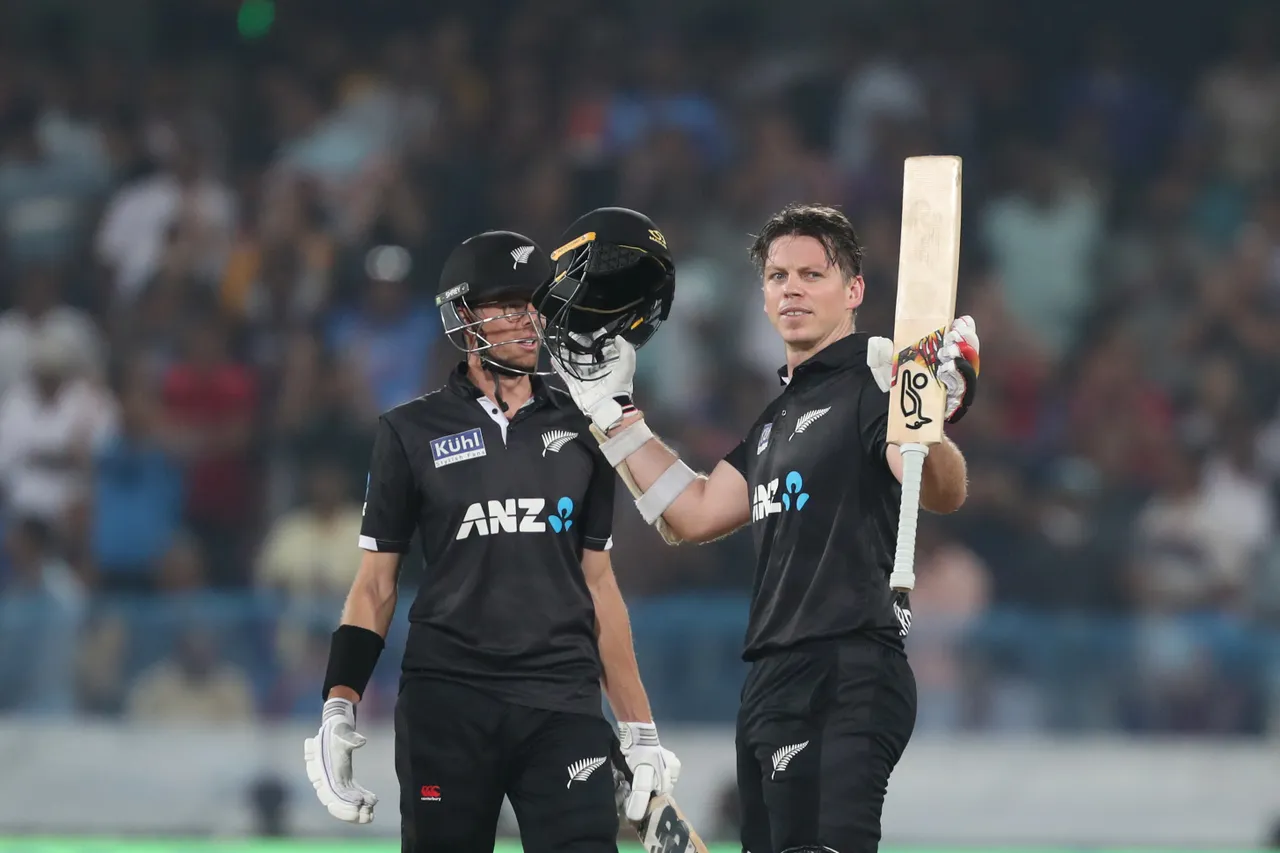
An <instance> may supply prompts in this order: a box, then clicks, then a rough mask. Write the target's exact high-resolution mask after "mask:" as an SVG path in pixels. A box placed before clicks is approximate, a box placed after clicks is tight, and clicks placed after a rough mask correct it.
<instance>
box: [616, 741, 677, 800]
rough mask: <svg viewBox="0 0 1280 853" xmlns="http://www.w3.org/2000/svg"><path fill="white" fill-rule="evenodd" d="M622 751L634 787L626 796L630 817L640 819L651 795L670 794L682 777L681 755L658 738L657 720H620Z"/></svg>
mask: <svg viewBox="0 0 1280 853" xmlns="http://www.w3.org/2000/svg"><path fill="white" fill-rule="evenodd" d="M618 736H619V739H620V740H621V742H622V743H621V746H622V755H623V757H625V758H626V759H627V766H628V767H630V768H631V791H630V793H629V794H628V795H627V798H626V812H625V814H626V816H627V820H630V821H638V820H640V819H642V818H643V817H644V815H645V810H646V809H648V807H649V799H650V798H651V797H653V796H655V795H658V794H669V793H671V790H672V789H673V788H675V786H676V782H678V781H679V780H680V759H678V758H676V754H675V753H674V752H672V751H671V750H669V749H664V748H663V746H662V744H661V743H659V742H658V727H657V726H655V725H654V724H653V723H618Z"/></svg>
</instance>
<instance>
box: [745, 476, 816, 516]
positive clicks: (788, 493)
mask: <svg viewBox="0 0 1280 853" xmlns="http://www.w3.org/2000/svg"><path fill="white" fill-rule="evenodd" d="M780 485H781V486H782V487H783V491H782V493H781V494H779V493H778V487H779V486H780ZM808 502H809V494H808V492H806V491H805V490H804V477H802V476H800V472H799V471H791V472H789V473H788V474H787V476H786V478H785V479H782V478H778V477H774V478H773V479H772V480H770V481H769V482H767V483H761V484H760V485H758V486H756V488H755V491H754V493H752V495H751V520H752V521H764V520H765V519H766V518H768V517H769V516H771V515H777V514H778V513H780V512H791V511H793V510H794V511H796V512H799V511H800V510H802V509H804V507H805V504H807V503H808Z"/></svg>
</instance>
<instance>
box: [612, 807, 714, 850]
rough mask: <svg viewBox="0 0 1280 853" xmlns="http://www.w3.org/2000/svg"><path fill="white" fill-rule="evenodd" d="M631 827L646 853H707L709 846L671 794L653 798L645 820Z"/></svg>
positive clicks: (642, 819) (634, 823) (633, 823)
mask: <svg viewBox="0 0 1280 853" xmlns="http://www.w3.org/2000/svg"><path fill="white" fill-rule="evenodd" d="M631 825H632V827H633V828H634V829H635V831H636V835H638V836H639V837H640V844H641V846H643V847H644V849H645V851H646V853H707V845H705V844H703V843H702V839H701V838H699V837H698V833H696V832H694V830H693V827H692V826H690V825H689V821H688V819H687V818H685V816H684V812H682V811H680V807H679V806H678V805H676V801H675V800H674V799H673V798H672V797H671V795H670V794H657V795H655V796H653V797H651V798H650V799H649V810H648V811H647V812H646V813H645V816H644V817H643V818H641V819H640V820H639V821H638V822H632V824H631Z"/></svg>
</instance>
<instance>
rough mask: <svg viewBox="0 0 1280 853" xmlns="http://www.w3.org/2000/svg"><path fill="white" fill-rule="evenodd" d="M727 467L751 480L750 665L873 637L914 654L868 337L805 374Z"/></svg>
mask: <svg viewBox="0 0 1280 853" xmlns="http://www.w3.org/2000/svg"><path fill="white" fill-rule="evenodd" d="M779 376H780V378H782V380H783V382H784V383H785V385H786V387H785V388H784V389H783V391H782V393H781V394H780V395H779V396H778V397H777V398H776V399H774V401H773V402H772V403H770V404H769V406H768V407H767V408H766V409H765V411H764V413H763V414H761V416H760V418H759V419H758V420H757V421H756V423H755V424H754V425H753V426H752V428H751V430H750V432H749V433H748V434H747V437H746V438H745V439H744V440H743V441H742V442H741V443H740V444H739V445H738V446H737V447H735V448H734V449H733V450H732V451H730V452H729V454H728V455H727V456H726V457H725V460H726V461H727V462H729V463H730V464H731V465H733V467H734V468H736V469H737V470H738V471H739V472H740V473H741V474H742V476H743V477H744V478H745V479H746V481H747V485H748V490H749V496H750V500H751V533H752V537H753V539H754V542H755V549H756V572H755V581H754V589H753V592H752V600H751V614H750V621H749V624H748V628H747V638H746V646H745V651H744V654H743V656H744V658H745V659H746V660H755V659H756V658H758V657H760V656H761V655H764V654H768V653H770V652H773V651H780V650H783V649H788V648H792V647H795V646H798V645H800V644H802V643H805V642H808V641H812V640H820V639H827V638H833V637H840V636H844V635H849V634H855V633H857V634H863V635H867V636H869V637H871V638H873V639H875V640H878V641H880V642H883V643H885V644H887V645H890V646H893V647H895V648H902V640H901V638H900V637H899V634H898V629H899V626H898V621H897V619H896V617H895V616H894V612H893V596H892V593H891V591H890V589H889V574H890V573H891V572H892V569H893V553H894V549H895V546H896V543H897V521H898V509H899V503H900V500H901V494H902V487H901V486H900V485H899V483H898V480H897V478H896V477H894V476H893V472H892V471H891V470H890V469H889V464H888V461H887V460H886V458H885V448H886V442H885V435H886V429H887V426H888V417H889V414H888V413H889V400H888V397H889V395H888V394H886V393H884V392H883V391H881V390H880V388H879V386H878V385H876V383H875V380H874V379H873V378H872V376H871V371H870V368H869V367H868V366H867V336H866V335H864V334H853V335H850V336H848V337H846V338H842V339H840V340H839V341H836V342H834V343H832V344H830V345H829V346H827V347H826V348H825V349H823V350H822V351H820V352H818V353H817V354H816V355H814V356H812V357H811V358H809V359H808V360H806V361H805V362H803V363H802V364H800V365H798V366H797V367H796V369H795V370H794V373H793V375H792V376H790V377H788V376H787V375H786V372H785V368H784V369H783V370H781V371H779Z"/></svg>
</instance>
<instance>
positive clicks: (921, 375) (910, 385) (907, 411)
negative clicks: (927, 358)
mask: <svg viewBox="0 0 1280 853" xmlns="http://www.w3.org/2000/svg"><path fill="white" fill-rule="evenodd" d="M902 379H903V382H902V395H901V396H900V397H899V398H898V399H899V401H900V403H901V405H902V416H903V417H904V418H906V419H907V423H906V427H907V429H920V428H921V427H922V426H924V425H925V424H929V423H933V418H930V417H928V416H926V415H924V414H922V413H921V409H922V408H923V407H924V402H923V401H922V400H921V399H920V392H921V391H923V390H924V389H925V388H927V387H928V385H929V377H928V376H927V375H926V374H925V372H924V371H922V370H917V371H911V370H904V371H903V372H902ZM912 418H914V419H915V420H912Z"/></svg>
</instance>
